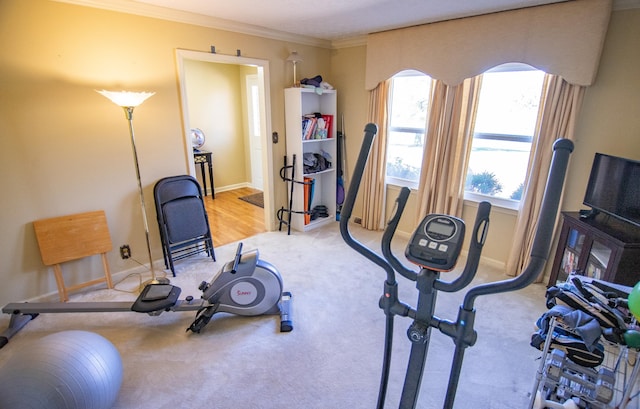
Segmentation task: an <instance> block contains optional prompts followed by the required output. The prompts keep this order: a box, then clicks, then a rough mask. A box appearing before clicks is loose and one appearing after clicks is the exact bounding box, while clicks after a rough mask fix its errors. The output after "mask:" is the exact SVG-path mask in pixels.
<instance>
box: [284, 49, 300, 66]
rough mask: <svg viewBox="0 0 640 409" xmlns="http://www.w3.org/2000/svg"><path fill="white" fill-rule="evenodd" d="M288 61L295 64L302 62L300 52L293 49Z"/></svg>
mask: <svg viewBox="0 0 640 409" xmlns="http://www.w3.org/2000/svg"><path fill="white" fill-rule="evenodd" d="M287 61H289V62H292V63H294V64H295V63H297V62H302V57H300V54H298V52H297V51H291V54H289V56H288V57H287Z"/></svg>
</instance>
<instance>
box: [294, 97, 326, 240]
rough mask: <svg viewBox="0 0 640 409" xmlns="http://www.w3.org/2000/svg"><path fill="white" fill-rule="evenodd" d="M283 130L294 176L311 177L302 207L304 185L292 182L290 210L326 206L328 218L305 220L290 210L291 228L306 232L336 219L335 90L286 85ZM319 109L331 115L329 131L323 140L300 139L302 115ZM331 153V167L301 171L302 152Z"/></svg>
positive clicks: (299, 177) (302, 179)
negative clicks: (308, 202)
mask: <svg viewBox="0 0 640 409" xmlns="http://www.w3.org/2000/svg"><path fill="white" fill-rule="evenodd" d="M284 103H285V131H286V142H287V162H288V164H291V163H292V160H293V155H296V167H295V179H296V180H298V181H304V178H313V180H314V185H313V200H312V202H311V205H310V206H309V207H308V208H307V206H305V189H304V185H302V184H299V183H296V184H295V186H294V188H293V200H292V209H291V210H296V211H303V210H311V209H313V208H314V207H315V206H318V205H324V206H326V207H327V212H328V213H329V216H328V217H318V218H316V219H315V220H310V221H309V222H308V223H305V215H304V214H299V213H293V214H292V215H291V227H292V228H293V229H295V230H298V231H307V230H311V229H314V228H316V227H318V226H321V225H324V224H326V223H329V222H333V221H335V220H336V177H337V176H336V166H337V150H336V149H337V143H336V141H337V139H336V127H337V93H336V91H335V90H323V92H322V93H321V94H318V93H316V91H315V90H314V89H310V88H286V89H285V90H284ZM316 112H319V113H321V114H323V115H332V117H333V118H332V124H331V126H330V133H329V134H328V135H327V138H326V139H308V140H304V139H303V134H302V117H303V116H304V115H308V114H314V113H316ZM322 151H324V152H326V153H328V154H329V155H330V156H331V166H330V167H329V168H328V169H326V170H323V171H320V172H315V173H308V174H305V173H304V171H303V169H304V166H303V157H304V154H305V153H308V152H311V153H321V152H322Z"/></svg>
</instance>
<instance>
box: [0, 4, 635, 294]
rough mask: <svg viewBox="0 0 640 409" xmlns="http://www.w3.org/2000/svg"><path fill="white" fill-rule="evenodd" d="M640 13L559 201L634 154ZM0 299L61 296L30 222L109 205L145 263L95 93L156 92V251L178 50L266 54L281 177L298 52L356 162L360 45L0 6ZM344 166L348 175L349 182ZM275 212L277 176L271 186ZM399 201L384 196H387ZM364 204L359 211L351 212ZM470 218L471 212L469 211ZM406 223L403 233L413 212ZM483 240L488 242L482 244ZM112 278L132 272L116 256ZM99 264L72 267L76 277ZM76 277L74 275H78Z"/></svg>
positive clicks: (141, 117)
mask: <svg viewBox="0 0 640 409" xmlns="http://www.w3.org/2000/svg"><path fill="white" fill-rule="evenodd" d="M639 27H640V11H639V10H630V11H620V12H614V13H613V16H612V20H611V25H610V29H609V34H608V36H607V40H606V44H605V48H604V53H603V57H602V64H601V68H600V72H599V75H598V78H597V80H596V83H595V84H594V85H593V86H592V87H591V88H590V89H589V91H588V93H587V95H586V99H585V104H584V109H583V115H582V116H581V118H580V121H579V124H578V135H579V138H578V141H577V143H576V153H575V154H574V156H573V158H572V162H571V167H570V170H569V179H568V182H567V190H566V196H565V205H564V208H565V209H571V210H575V209H577V208H579V207H580V203H581V198H582V195H583V193H584V186H585V183H586V173H587V172H588V168H589V166H590V161H591V157H592V156H593V153H594V152H595V151H606V152H609V153H613V154H620V155H623V156H627V157H632V158H640V142H639V141H640V115H638V109H639V108H640V103H639V101H640V100H639V98H640V80H639V79H638V72H637V67H639V66H640V54H639V53H640V47H639V44H638V39H639V38H640V32H639V30H640V28H639ZM0 28H1V30H2V35H1V36H0V46H1V49H2V51H3V52H2V54H1V55H0V95H1V98H0V174H1V175H2V176H1V177H0V191H1V192H2V196H1V199H0V200H1V202H0V203H1V204H2V212H1V216H0V226H1V227H2V232H3V235H2V238H0V259H1V260H2V263H1V264H0V280H2V286H0V304H2V305H4V304H6V303H8V302H11V301H18V300H24V299H29V298H32V297H36V296H39V295H42V294H47V293H50V292H53V291H55V283H54V280H53V277H52V274H51V273H50V269H49V268H47V267H45V266H43V265H42V262H41V259H40V256H39V252H38V249H37V244H36V241H35V237H34V234H33V228H32V225H31V222H32V221H33V220H37V219H40V218H46V217H53V216H59V215H63V214H70V213H76V212H82V211H88V210H95V209H104V210H105V211H106V213H107V219H108V222H109V227H110V230H111V236H112V240H113V243H114V246H115V247H116V248H117V247H118V246H119V245H121V244H124V243H128V244H130V245H131V247H132V250H133V255H134V257H136V258H138V259H139V260H140V261H142V262H144V261H145V257H144V255H143V254H144V248H145V244H144V229H143V226H142V221H141V217H140V211H139V206H138V197H137V186H136V182H135V173H134V169H133V160H132V153H131V147H130V143H129V136H128V129H127V124H126V120H125V117H124V114H123V112H122V110H121V109H120V108H118V107H116V106H115V105H113V104H112V103H111V102H109V101H108V100H107V99H105V98H104V97H102V96H100V95H98V94H97V93H95V92H94V90H95V89H103V88H106V89H112V90H119V89H128V90H134V91H141V90H147V91H155V92H156V95H154V96H153V97H151V98H150V99H149V100H148V101H146V102H145V103H144V104H143V105H142V106H140V107H139V108H137V109H136V111H135V114H134V126H135V130H136V141H137V146H138V153H139V156H140V166H141V172H142V179H143V185H144V189H145V194H146V197H147V198H148V199H147V208H148V209H149V215H150V227H151V229H150V230H151V236H152V248H153V253H154V258H156V259H161V250H160V244H159V236H158V232H157V225H156V224H155V212H154V210H153V200H152V199H151V198H152V189H153V184H154V183H155V181H157V180H158V179H160V178H162V177H164V176H167V175H172V174H179V173H187V172H188V169H187V168H188V166H187V161H186V158H187V155H190V154H191V152H186V151H185V147H184V144H183V135H182V129H183V124H182V115H181V106H180V97H179V85H178V78H177V73H176V71H177V70H176V61H175V49H177V48H180V49H189V50H199V51H208V50H209V47H210V45H215V46H216V49H217V51H218V52H219V53H221V54H235V50H236V49H241V50H242V55H244V56H248V57H253V58H259V59H266V60H269V63H270V67H269V69H270V78H269V81H270V89H271V99H270V102H271V123H272V129H273V130H274V131H277V132H279V133H280V135H281V141H282V142H280V143H279V144H277V145H274V146H273V157H274V174H275V175H276V177H277V174H278V169H279V167H280V166H281V158H282V157H283V156H284V154H285V146H284V142H283V141H284V112H283V106H284V98H283V92H282V89H283V88H285V87H286V86H289V85H290V82H291V76H292V72H291V64H287V63H286V62H285V59H286V57H287V55H288V54H289V52H290V51H291V50H293V49H296V50H297V51H298V52H299V53H300V54H301V55H302V56H303V58H304V62H303V63H301V64H299V65H298V77H299V78H303V77H311V76H314V75H316V74H322V75H323V77H324V78H325V79H326V80H327V81H329V82H330V83H331V84H333V85H334V86H336V88H337V89H338V112H339V114H340V115H342V114H344V117H345V131H346V136H347V137H346V143H347V165H348V168H350V167H352V166H353V164H354V162H355V158H356V155H357V152H358V149H359V145H360V140H361V137H362V130H363V127H364V124H365V123H366V120H367V115H366V112H367V93H366V92H365V91H364V66H365V59H366V47H364V46H355V47H349V48H341V49H338V50H328V49H323V48H318V47H312V46H308V45H302V44H295V43H289V42H285V41H277V40H270V39H263V38H258V37H253V36H249V35H243V34H235V33H230V32H225V31H220V30H214V29H210V28H205V27H200V26H193V25H187V24H181V23H173V22H168V21H162V20H156V19H152V18H145V17H139V16H133V15H126V14H120V13H115V12H109V11H104V10H98V9H92V8H86V7H80V6H74V5H69V4H63V3H56V2H50V1H46V0H0ZM349 176H350V174H349V171H347V180H349ZM274 186H275V189H276V192H275V197H276V207H279V206H280V205H284V204H285V201H286V189H285V185H284V183H280V181H279V180H276V181H274ZM393 200H395V194H392V196H391V198H390V201H393ZM360 213H361V212H360V211H359V209H358V208H356V211H355V212H354V216H356V215H359V214H360ZM474 214H475V212H474V209H473V207H472V206H469V207H466V208H465V218H466V217H467V215H468V217H470V218H472V217H473V215H474ZM492 217H493V220H492V224H491V231H490V236H489V238H488V244H487V249H486V251H485V256H487V257H489V258H490V259H494V260H498V261H504V259H505V258H506V256H505V254H506V251H507V249H508V247H509V243H510V235H511V233H512V222H511V220H513V217H512V216H511V215H509V214H503V213H502V212H499V211H494V212H493V215H492ZM403 223H404V224H403V225H402V226H401V229H402V230H404V231H405V232H407V233H410V232H411V231H412V229H413V225H412V223H411V219H407V218H405V219H404V220H403ZM489 243H490V244H489ZM109 261H110V263H111V266H112V270H113V271H114V272H119V271H125V270H128V269H132V268H134V267H135V266H136V264H135V263H134V262H133V261H130V260H129V261H123V260H120V257H119V256H118V254H117V251H112V252H111V253H110V254H109ZM99 267H100V266H99V260H98V261H93V260H90V261H86V262H81V263H74V264H72V265H71V266H70V267H69V268H68V269H67V272H69V273H71V276H77V275H80V274H81V273H82V274H86V272H87V271H88V270H90V269H92V270H93V271H95V272H96V275H99V271H100V268H99ZM74 279H77V278H76V277H71V279H70V281H71V282H73V280H74Z"/></svg>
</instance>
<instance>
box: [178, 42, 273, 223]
mask: <svg viewBox="0 0 640 409" xmlns="http://www.w3.org/2000/svg"><path fill="white" fill-rule="evenodd" d="M176 60H177V65H178V76H179V83H180V93H181V95H180V99H181V104H182V120H183V135H184V147H185V153H186V163H187V165H188V171H189V174H190V175H192V176H194V177H197V176H196V168H195V164H194V160H193V155H192V154H191V153H192V151H193V145H192V141H191V129H192V128H200V129H202V130H203V132H204V133H205V145H204V146H203V149H207V148H209V149H207V150H211V151H212V152H213V155H212V156H213V164H214V165H213V166H214V175H216V176H215V179H216V180H215V181H214V182H215V184H216V192H217V191H218V189H222V190H224V189H233V188H240V187H247V186H248V187H252V188H257V189H259V190H262V191H263V195H264V225H265V228H266V229H267V231H272V230H274V225H275V220H274V218H273V217H272V216H271V215H273V214H274V212H273V208H274V202H273V166H272V161H273V159H272V157H273V155H272V146H271V140H270V137H269V135H271V113H270V105H269V101H270V94H269V81H268V78H269V62H268V61H267V60H259V59H254V58H246V57H237V56H229V55H220V54H213V53H205V52H198V51H189V50H176ZM207 90H208V91H207ZM194 101H197V103H196V102H194ZM238 107H241V108H238ZM203 128H205V129H203Z"/></svg>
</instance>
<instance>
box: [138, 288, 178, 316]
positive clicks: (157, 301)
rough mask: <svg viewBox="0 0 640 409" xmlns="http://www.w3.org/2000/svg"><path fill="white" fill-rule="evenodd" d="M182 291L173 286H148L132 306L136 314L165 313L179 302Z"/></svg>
mask: <svg viewBox="0 0 640 409" xmlns="http://www.w3.org/2000/svg"><path fill="white" fill-rule="evenodd" d="M181 292H182V290H181V289H180V287H176V286H174V285H171V284H147V286H146V287H145V288H144V289H143V290H142V292H141V293H140V295H139V296H138V298H137V299H136V301H135V302H134V303H133V305H132V306H131V311H134V312H146V313H150V312H156V311H165V310H168V309H170V308H171V307H173V306H174V305H175V304H176V302H177V301H178V297H179V296H180V293H181Z"/></svg>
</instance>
